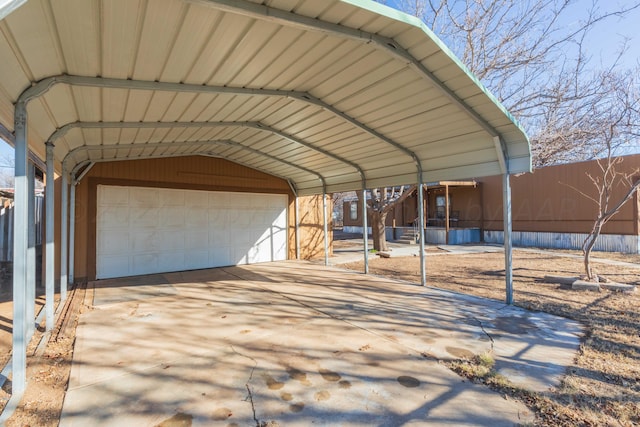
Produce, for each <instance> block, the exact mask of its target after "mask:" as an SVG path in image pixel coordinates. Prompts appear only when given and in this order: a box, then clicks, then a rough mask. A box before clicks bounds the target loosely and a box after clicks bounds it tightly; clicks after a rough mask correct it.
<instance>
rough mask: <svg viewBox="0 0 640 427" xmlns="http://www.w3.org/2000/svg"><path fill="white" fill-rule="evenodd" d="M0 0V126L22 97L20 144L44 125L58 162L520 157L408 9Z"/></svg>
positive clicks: (460, 164)
mask: <svg viewBox="0 0 640 427" xmlns="http://www.w3.org/2000/svg"><path fill="white" fill-rule="evenodd" d="M22 3H24V4H22ZM0 4H2V6H0V18H2V20H1V21H0V58H2V60H1V61H0V126H1V127H4V128H5V132H4V135H5V136H7V137H8V138H9V139H10V138H11V135H10V133H11V132H13V130H14V107H15V105H25V104H26V109H27V113H28V115H27V127H28V143H29V148H30V149H31V150H32V151H33V152H34V153H35V155H36V156H38V157H40V158H41V159H44V157H45V155H44V153H45V143H46V142H47V141H50V142H52V143H53V144H54V145H55V150H54V153H55V160H56V168H57V170H58V172H60V171H61V170H62V168H63V166H64V168H65V169H66V170H67V171H73V170H74V169H79V168H81V167H82V166H84V165H86V164H87V163H88V162H100V161H112V160H127V159H141V158H159V157H172V156H173V157H175V156H184V155H203V156H215V157H222V158H225V159H228V160H231V161H233V162H236V163H239V164H242V165H245V166H248V167H251V168H254V169H257V170H260V171H263V172H266V173H269V174H272V175H275V176H279V177H282V178H284V179H287V180H289V181H290V183H291V184H292V186H293V187H294V188H295V189H296V190H297V192H298V194H300V195H306V194H319V193H322V192H323V191H326V192H336V191H348V190H354V189H360V188H362V187H363V185H365V186H366V187H367V188H372V187H377V186H388V185H401V184H408V183H415V182H417V181H418V179H421V180H422V182H430V181H443V180H459V179H465V178H474V177H480V176H487V175H495V174H500V173H504V172H507V171H508V172H509V173H520V172H525V171H530V169H531V156H530V147H529V143H528V140H527V137H526V135H525V132H524V131H523V130H522V128H521V127H520V126H519V125H518V123H517V122H516V120H515V119H514V118H513V117H512V116H511V115H510V114H509V113H508V112H507V111H506V109H505V108H504V107H503V106H502V105H501V104H500V103H499V102H498V101H497V100H496V99H495V98H494V97H493V96H492V95H491V94H490V93H489V92H488V91H487V90H486V89H485V88H484V87H483V86H482V84H480V83H479V82H478V80H477V79H476V78H475V77H474V76H473V75H472V74H471V73H470V72H469V71H468V70H467V69H466V68H465V67H464V65H462V64H461V63H460V61H459V60H458V59H457V58H456V57H455V56H454V55H453V54H452V53H451V52H450V51H449V49H448V48H447V47H446V46H445V45H444V44H443V43H442V42H441V41H440V40H439V39H438V38H437V37H436V36H435V35H434V34H433V33H432V32H431V31H430V30H429V29H428V28H427V27H426V26H425V25H424V24H423V23H422V22H420V21H419V20H417V19H415V18H413V17H411V16H408V15H406V14H403V13H401V12H398V11H396V10H393V9H390V8H387V7H385V6H382V5H380V4H377V3H374V2H370V1H365V0H342V1H338V0H325V1H318V0H295V1H294V0H254V1H248V0H153V1H148V0H112V1H100V0H85V1H81V2H78V1H73V0H29V1H26V2H24V1H23V0H12V1H8V2H3V3H0ZM0 130H1V129H0ZM7 131H8V132H7ZM419 177H420V178H419Z"/></svg>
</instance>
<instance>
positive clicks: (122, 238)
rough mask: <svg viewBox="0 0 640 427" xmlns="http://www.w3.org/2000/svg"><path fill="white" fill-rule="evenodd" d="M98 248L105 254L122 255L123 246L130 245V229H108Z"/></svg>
mask: <svg viewBox="0 0 640 427" xmlns="http://www.w3.org/2000/svg"><path fill="white" fill-rule="evenodd" d="M105 231H106V233H105V235H104V237H103V238H102V239H100V240H99V242H98V245H97V246H98V247H97V248H96V250H97V251H98V252H99V253H101V254H104V255H122V253H123V252H122V248H123V247H126V248H128V247H129V229H128V228H126V229H107V230H105Z"/></svg>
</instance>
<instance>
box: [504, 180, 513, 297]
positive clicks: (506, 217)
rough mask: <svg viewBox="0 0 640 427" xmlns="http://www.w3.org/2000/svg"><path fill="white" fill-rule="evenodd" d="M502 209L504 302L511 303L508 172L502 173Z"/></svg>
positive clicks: (511, 279) (509, 188)
mask: <svg viewBox="0 0 640 427" xmlns="http://www.w3.org/2000/svg"><path fill="white" fill-rule="evenodd" d="M502 209H503V222H504V224H503V226H504V273H505V274H504V279H505V285H506V303H507V304H509V305H511V304H513V255H512V252H513V244H512V237H511V228H512V224H511V219H512V217H511V183H510V182H509V174H508V173H505V174H504V175H502Z"/></svg>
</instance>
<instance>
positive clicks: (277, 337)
mask: <svg viewBox="0 0 640 427" xmlns="http://www.w3.org/2000/svg"><path fill="white" fill-rule="evenodd" d="M94 286H95V294H94V306H95V309H94V310H92V311H89V312H87V313H85V314H83V315H82V316H81V318H80V324H79V326H78V329H77V338H76V345H75V353H74V361H73V367H72V370H71V379H70V383H69V390H68V392H67V395H66V398H65V403H64V408H63V414H62V419H61V423H60V425H61V426H63V427H68V426H88V425H91V426H107V425H108V426H163V427H169V426H191V425H193V426H212V425H220V426H309V425H312V424H313V425H326V426H365V425H366V426H409V425H434V426H442V425H455V426H463V425H469V426H483V425H484V426H492V427H498V426H512V425H514V424H517V423H526V422H530V421H531V420H532V414H531V413H530V411H529V410H528V409H527V408H526V407H525V406H524V405H522V404H520V403H517V402H515V401H513V400H510V399H505V398H504V397H503V396H501V395H499V394H497V393H494V392H492V391H490V390H489V389H488V388H486V387H484V386H482V385H477V384H472V383H469V382H468V381H465V380H464V379H463V378H461V377H459V376H458V375H456V374H454V373H453V372H451V371H450V370H448V369H447V368H446V367H445V366H443V365H442V364H441V363H439V362H438V360H437V359H451V358H457V357H465V356H470V355H473V354H479V353H483V352H485V351H490V350H492V351H493V352H494V355H495V357H496V359H497V367H498V368H499V369H500V370H501V372H503V373H504V374H505V375H507V376H508V377H509V378H510V379H511V380H513V381H514V382H518V383H520V384H523V385H524V386H526V387H529V388H532V389H537V390H544V389H547V388H548V387H549V386H552V385H554V384H555V383H556V382H557V381H558V379H559V378H560V377H561V376H562V374H563V372H564V369H565V366H566V365H568V364H570V363H571V361H572V360H573V358H574V356H575V351H576V349H577V347H578V343H579V342H578V341H579V339H578V337H579V334H580V332H581V331H580V326H579V325H577V324H575V323H573V322H569V321H566V320H565V319H560V318H557V317H554V316H550V315H546V314H541V313H531V312H527V311H525V310H521V309H517V308H514V307H506V306H504V304H501V303H499V302H497V301H491V300H485V299H481V298H473V297H468V296H464V295H459V294H455V293H451V292H447V291H441V290H437V289H430V288H424V287H420V286H417V285H413V284H408V283H405V282H399V281H393V280H388V279H383V278H378V277H373V276H365V275H362V274H358V273H351V272H346V271H344V270H340V269H335V268H325V267H324V266H318V265H315V264H311V263H306V262H292V261H288V262H279V263H268V264H257V265H251V266H243V267H229V268H219V269H212V270H200V271H191V272H182V273H170V274H163V275H153V276H144V277H136V278H129V279H118V280H106V281H98V282H95V283H94Z"/></svg>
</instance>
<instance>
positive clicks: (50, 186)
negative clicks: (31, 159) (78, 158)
mask: <svg viewBox="0 0 640 427" xmlns="http://www.w3.org/2000/svg"><path fill="white" fill-rule="evenodd" d="M46 146H47V178H46V181H47V182H46V186H45V194H44V196H45V206H46V212H45V226H46V240H45V245H46V246H45V249H46V251H45V260H46V264H45V303H44V305H45V315H46V329H47V331H51V330H52V329H53V326H54V324H55V319H54V308H53V302H54V301H53V300H54V297H55V243H54V224H55V209H54V207H55V205H54V204H55V197H54V186H55V179H54V173H55V171H54V164H53V162H54V158H53V149H54V146H53V143H51V142H47V143H46Z"/></svg>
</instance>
